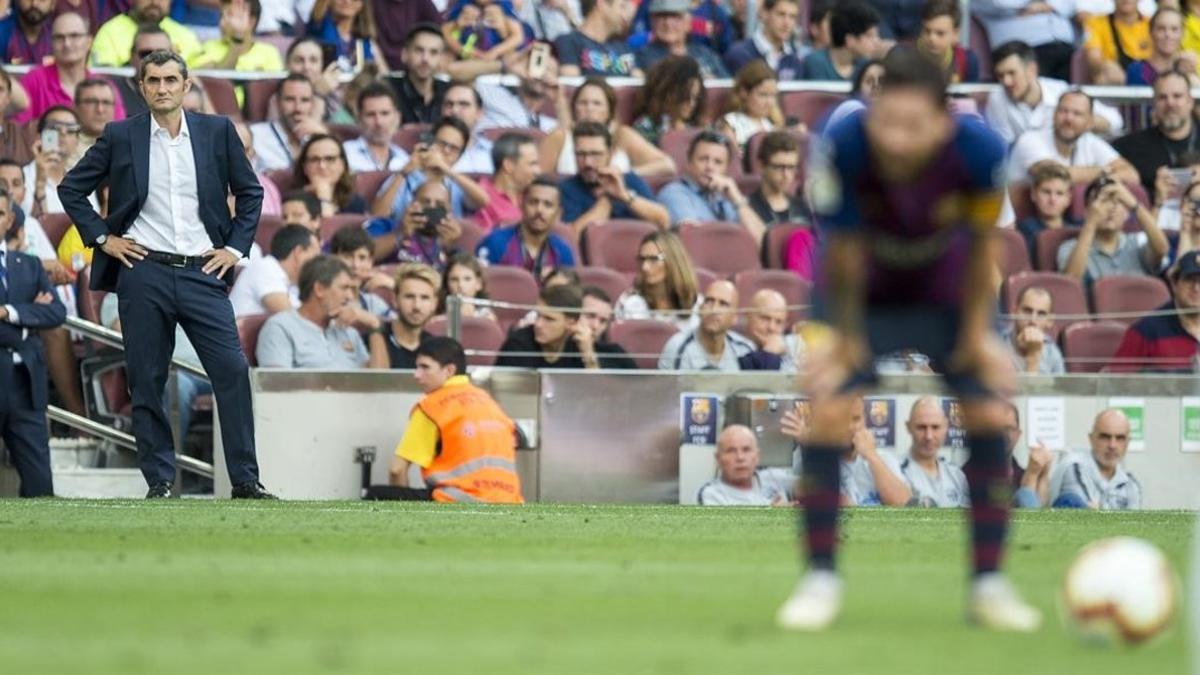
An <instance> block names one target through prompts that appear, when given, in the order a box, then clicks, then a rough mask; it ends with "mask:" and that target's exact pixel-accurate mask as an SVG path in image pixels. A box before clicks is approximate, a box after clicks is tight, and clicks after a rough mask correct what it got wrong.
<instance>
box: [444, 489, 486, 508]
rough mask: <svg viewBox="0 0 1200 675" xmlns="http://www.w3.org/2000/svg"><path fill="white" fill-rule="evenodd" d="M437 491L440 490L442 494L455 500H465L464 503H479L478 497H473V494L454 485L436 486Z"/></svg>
mask: <svg viewBox="0 0 1200 675" xmlns="http://www.w3.org/2000/svg"><path fill="white" fill-rule="evenodd" d="M437 492H441V493H442V494H444V495H446V496H447V497H449V498H451V499H452V500H454V501H456V502H466V503H471V504H479V503H481V502H480V501H479V500H478V499H476V498H475V496H474V495H471V494H468V493H466V492H463V491H462V490H459V489H458V488H456V487H451V486H447V487H443V488H438V489H437Z"/></svg>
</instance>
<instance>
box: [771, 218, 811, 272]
mask: <svg viewBox="0 0 1200 675" xmlns="http://www.w3.org/2000/svg"><path fill="white" fill-rule="evenodd" d="M806 227H808V226H807V225H801V224H799V223H784V224H782V225H775V226H773V227H772V228H771V229H769V230H767V236H765V237H763V251H762V260H763V265H764V266H765V267H767V268H768V269H773V270H781V269H783V254H784V252H785V251H786V249H787V243H788V240H789V239H791V238H792V234H793V233H794V232H795V231H796V230H801V229H804V228H806Z"/></svg>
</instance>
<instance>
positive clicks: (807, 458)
mask: <svg viewBox="0 0 1200 675" xmlns="http://www.w3.org/2000/svg"><path fill="white" fill-rule="evenodd" d="M856 402H857V399H854V398H850V397H837V398H833V399H829V400H825V401H814V402H813V406H812V416H811V418H810V419H811V427H810V431H809V438H808V441H807V442H806V443H804V444H803V445H802V450H801V462H802V464H801V487H800V492H801V494H800V505H801V516H800V528H801V530H802V534H803V536H804V538H805V541H806V542H807V544H808V550H807V553H808V571H807V573H806V574H805V575H804V578H802V579H801V580H800V583H799V584H797V586H796V589H795V590H794V591H793V592H792V595H791V597H789V598H788V600H787V602H785V603H784V604H783V606H782V607H780V608H779V613H778V614H777V616H776V620H777V621H778V622H779V625H780V626H782V627H784V628H789V629H792V630H820V629H822V628H825V627H827V626H828V625H830V624H831V623H833V621H834V620H835V619H836V618H837V615H838V613H839V612H840V611H841V608H842V582H841V579H840V578H838V576H837V571H836V564H835V556H836V553H837V523H838V510H839V507H840V505H841V459H842V455H843V454H845V453H846V452H847V451H848V450H849V444H848V436H847V431H846V430H847V429H848V428H849V426H850V406H851V405H854V404H855V403H856Z"/></svg>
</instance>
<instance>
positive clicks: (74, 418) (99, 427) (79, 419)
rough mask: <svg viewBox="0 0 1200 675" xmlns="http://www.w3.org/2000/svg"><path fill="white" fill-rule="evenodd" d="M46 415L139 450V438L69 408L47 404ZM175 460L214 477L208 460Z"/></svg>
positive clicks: (190, 458)
mask: <svg viewBox="0 0 1200 675" xmlns="http://www.w3.org/2000/svg"><path fill="white" fill-rule="evenodd" d="M46 416H47V417H49V418H50V419H52V420H54V421H56V422H61V423H62V424H65V425H67V426H69V427H71V428H73V429H79V430H81V431H86V432H87V433H89V434H92V435H93V436H96V437H98V438H100V439H102V440H105V441H109V442H112V443H115V444H117V445H119V446H121V447H123V448H127V449H129V450H137V439H135V438H134V437H133V436H132V435H130V434H127V433H125V432H124V431H121V430H120V429H113V428H112V427H107V426H104V425H103V424H100V423H99V422H96V421H95V420H90V419H88V418H86V417H84V416H82V415H76V414H75V413H73V412H71V411H69V410H63V409H62V408H60V407H58V406H55V405H50V406H46ZM175 462H176V464H177V465H178V466H179V468H181V469H183V470H184V471H190V472H191V473H194V474H196V475H198V476H203V477H204V478H208V479H212V477H213V465H212V464H209V463H208V462H202V461H200V460H198V459H196V458H194V457H188V456H187V455H176V456H175Z"/></svg>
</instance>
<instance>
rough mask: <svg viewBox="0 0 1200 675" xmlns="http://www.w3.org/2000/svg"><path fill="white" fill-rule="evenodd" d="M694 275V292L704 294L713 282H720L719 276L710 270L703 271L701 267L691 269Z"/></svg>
mask: <svg viewBox="0 0 1200 675" xmlns="http://www.w3.org/2000/svg"><path fill="white" fill-rule="evenodd" d="M692 271H693V272H695V273H696V290H698V291H700V292H701V293H704V291H705V289H707V288H708V287H709V286H710V285H711V284H712V283H713V282H714V281H720V280H721V279H722V277H721V275H719V274H717V273H716V272H713V271H712V270H707V269H704V268H703V267H695V268H693V269H692Z"/></svg>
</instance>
